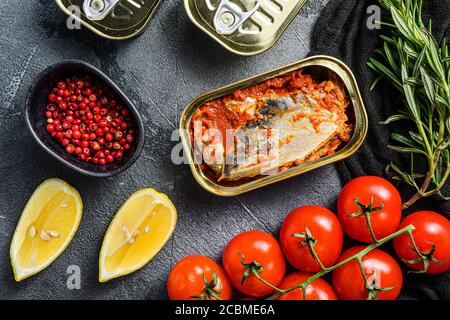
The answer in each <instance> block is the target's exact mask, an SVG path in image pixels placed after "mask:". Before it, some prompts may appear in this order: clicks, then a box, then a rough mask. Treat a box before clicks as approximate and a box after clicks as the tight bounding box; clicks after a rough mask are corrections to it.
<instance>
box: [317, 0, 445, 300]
mask: <svg viewBox="0 0 450 320" xmlns="http://www.w3.org/2000/svg"><path fill="white" fill-rule="evenodd" d="M371 5H378V6H379V3H378V2H377V1H376V0H330V2H329V3H328V5H327V6H326V8H325V9H324V10H323V12H322V15H321V17H320V18H319V20H318V22H317V24H316V26H315V29H314V32H313V36H312V49H311V55H317V54H325V55H330V56H334V57H336V58H339V59H341V60H342V61H344V62H345V63H346V64H347V65H348V66H349V67H350V68H351V70H352V71H353V73H354V74H355V77H356V79H357V81H358V83H359V87H360V90H361V94H362V96H363V100H364V103H365V106H366V109H367V113H368V115H369V123H370V129H369V134H368V136H367V139H366V141H365V143H364V145H363V146H362V147H361V149H360V150H359V151H358V152H357V153H356V154H355V155H354V156H353V157H351V158H349V159H348V160H345V161H343V162H340V163H338V164H337V169H338V171H339V174H340V176H341V178H342V180H343V182H344V183H345V182H347V181H349V180H350V179H352V178H355V177H357V176H361V175H367V174H369V175H379V176H383V175H384V169H385V167H386V165H387V164H388V163H390V162H391V161H394V162H395V163H396V164H400V165H401V166H402V167H403V168H408V164H409V159H408V158H407V157H405V156H400V155H399V154H397V153H395V152H392V151H390V150H389V149H388V148H387V145H388V143H389V134H390V130H392V129H395V130H398V129H399V128H395V127H394V126H384V125H381V124H379V123H380V122H381V121H383V120H385V119H387V117H388V116H389V115H392V114H394V110H395V109H396V108H398V107H399V106H398V102H397V98H398V96H399V94H398V92H397V91H395V90H394V89H393V88H392V86H391V85H390V84H389V83H388V82H387V81H386V82H384V83H381V84H380V85H379V86H378V87H377V89H376V90H374V91H373V92H371V91H370V90H369V89H370V86H371V84H372V83H373V81H374V80H375V79H376V78H377V77H378V75H377V74H375V73H374V72H372V71H371V70H370V69H369V68H368V67H367V64H366V63H367V61H368V59H369V58H370V57H373V56H374V55H375V53H374V50H375V49H376V48H378V47H380V45H382V42H381V40H380V38H379V35H380V34H382V33H383V32H384V33H387V32H389V30H387V28H384V29H385V30H383V28H381V30H377V29H370V28H368V26H367V21H368V18H369V17H370V14H368V13H367V9H368V7H369V6H371ZM382 13H383V17H387V15H388V13H387V12H386V11H385V10H384V9H383V10H382ZM423 14H424V17H425V19H426V20H428V19H429V18H431V19H432V20H433V32H434V34H435V35H436V36H437V38H438V40H439V41H441V40H443V38H445V37H447V36H448V35H449V34H450V1H449V0H428V1H424V10H423ZM396 103H397V104H396ZM396 125H399V124H396ZM403 125H404V124H403ZM449 187H450V183H447V184H446V187H445V188H444V189H445V190H444V191H445V192H446V194H447V195H450V188H449ZM398 188H399V190H400V192H401V193H402V196H403V198H404V199H409V197H410V196H411V195H412V194H413V190H411V188H409V187H407V186H405V185H404V184H398ZM422 209H427V210H434V211H437V212H440V213H441V214H443V215H445V216H447V218H449V217H450V201H447V202H446V201H442V200H440V199H438V198H432V199H426V200H421V201H420V202H419V203H417V204H416V205H414V206H413V207H412V208H411V209H410V210H408V211H407V212H405V214H408V213H410V212H413V211H417V210H422ZM388 250H389V248H388ZM404 280H405V283H404V289H403V290H402V294H401V297H400V298H401V299H445V300H449V299H450V271H449V272H447V273H445V274H443V275H437V276H429V275H418V274H411V273H410V274H407V273H406V272H405V279H404Z"/></svg>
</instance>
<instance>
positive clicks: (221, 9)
mask: <svg viewBox="0 0 450 320" xmlns="http://www.w3.org/2000/svg"><path fill="white" fill-rule="evenodd" d="M305 2H306V0H283V1H279V0H184V3H185V7H186V11H187V13H188V15H189V17H190V19H191V20H192V21H193V22H194V24H196V25H197V26H198V27H199V28H200V29H202V30H203V31H205V32H206V33H207V34H208V35H209V36H211V37H212V38H213V39H214V40H216V41H217V42H219V43H220V44H221V45H222V46H224V47H225V48H227V49H228V50H230V51H232V52H234V53H237V54H240V55H254V54H257V53H261V52H263V51H265V50H267V49H269V48H270V47H271V46H272V45H273V44H274V43H275V42H276V41H277V40H278V38H279V37H280V36H281V35H282V33H283V32H284V30H285V29H286V28H287V26H288V25H289V23H290V22H291V21H292V20H293V19H294V17H295V16H296V15H297V13H298V12H299V11H300V9H301V8H302V7H303V5H304V4H305Z"/></svg>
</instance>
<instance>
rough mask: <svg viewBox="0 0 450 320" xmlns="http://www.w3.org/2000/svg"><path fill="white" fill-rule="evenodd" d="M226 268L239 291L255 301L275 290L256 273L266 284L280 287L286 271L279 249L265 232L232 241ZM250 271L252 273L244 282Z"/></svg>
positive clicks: (224, 255)
mask: <svg viewBox="0 0 450 320" xmlns="http://www.w3.org/2000/svg"><path fill="white" fill-rule="evenodd" d="M244 265H246V266H247V268H246V267H245V266H244ZM223 267H224V269H225V271H226V272H227V274H228V276H229V278H230V280H231V283H232V284H233V286H234V287H235V288H236V289H237V290H239V291H240V292H242V293H243V294H245V295H248V296H251V297H256V298H257V297H262V296H265V295H268V294H269V293H271V292H272V291H273V289H272V288H271V287H270V286H268V285H267V284H265V283H263V281H261V280H260V279H258V278H257V276H256V275H255V273H256V274H258V275H259V277H261V278H262V279H263V280H264V281H266V282H268V283H270V284H272V285H274V286H278V285H279V284H280V283H281V281H282V280H283V277H284V273H285V271H286V264H285V262H284V257H283V253H282V252H281V248H280V245H279V244H278V242H277V241H276V240H275V238H274V237H272V236H271V235H270V234H268V233H265V232H262V231H248V232H244V233H241V234H239V235H237V236H236V237H234V238H233V239H231V241H230V242H229V243H228V245H227V247H226V248H225V251H224V253H223ZM248 268H250V270H251V271H252V272H250V274H249V275H248V277H247V278H246V279H245V280H244V281H243V276H244V273H246V270H248ZM242 281H243V283H241V282H242Z"/></svg>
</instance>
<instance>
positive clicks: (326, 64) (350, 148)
mask: <svg viewBox="0 0 450 320" xmlns="http://www.w3.org/2000/svg"><path fill="white" fill-rule="evenodd" d="M298 71H301V73H305V74H308V75H310V77H312V78H316V77H317V79H319V81H322V83H328V82H327V80H323V79H326V77H327V76H329V75H331V76H332V77H333V78H335V79H337V81H339V82H340V83H342V86H343V90H344V91H345V99H346V101H347V103H346V109H345V110H346V111H345V114H346V116H347V117H346V118H345V119H346V122H348V123H349V124H348V125H349V126H351V128H352V130H351V134H349V136H348V139H347V140H345V141H346V142H345V143H342V145H340V146H339V147H338V148H336V149H335V150H333V153H332V154H331V153H330V154H325V155H324V156H320V157H318V158H317V159H312V160H311V161H306V162H304V163H300V164H298V165H295V166H292V167H290V168H288V169H287V170H283V171H280V172H277V173H275V174H270V175H261V176H258V177H256V178H254V179H251V180H248V181H247V180H244V181H243V182H239V183H234V184H230V183H227V184H223V183H221V182H218V181H217V180H216V179H215V178H212V177H211V175H210V174H208V173H207V172H206V171H205V170H204V167H205V166H204V164H203V163H201V162H199V161H198V160H197V158H196V152H195V151H194V149H195V148H194V145H195V144H194V142H193V141H194V139H193V133H192V132H193V131H192V130H193V129H192V126H193V123H194V122H193V118H194V115H195V114H196V112H197V111H198V110H199V108H201V107H202V106H205V104H207V103H211V102H214V101H218V100H217V99H223V98H224V97H229V96H230V95H232V94H233V93H236V92H243V91H244V90H246V89H248V88H255V86H258V85H261V84H263V83H267V81H268V80H271V81H272V80H273V79H277V78H278V79H279V78H281V77H285V76H286V75H289V74H292V73H294V72H298ZM323 86H324V85H322V88H323ZM283 99H284V98H283ZM273 103H274V102H273V101H272V102H270V104H273ZM191 122H192V123H191ZM367 130H368V118H367V113H366V111H365V107H364V103H363V101H362V98H361V94H360V91H359V88H358V85H357V83H356V80H355V77H354V75H353V73H352V72H351V70H350V69H349V68H348V67H347V66H346V65H345V64H344V63H343V62H341V61H339V60H337V59H335V58H332V57H328V56H314V57H310V58H307V59H304V60H302V61H299V62H297V63H293V64H290V65H288V66H285V67H281V68H279V69H276V70H273V71H270V72H266V73H264V74H261V75H257V76H254V77H251V78H248V79H245V80H242V81H238V82H236V83H233V84H230V85H227V86H225V87H223V88H220V89H217V90H214V91H211V92H208V93H206V94H203V95H201V96H199V97H197V98H195V99H194V100H192V101H191V102H190V103H189V105H188V106H187V107H186V109H185V110H184V112H183V114H182V116H181V120H180V133H181V139H182V143H183V148H184V152H185V156H186V158H187V160H188V162H189V164H190V168H191V171H192V174H193V175H194V178H195V179H196V180H197V182H198V183H199V184H200V185H201V186H202V187H203V188H204V189H206V190H207V191H209V192H211V193H213V194H215V195H219V196H236V195H239V194H243V193H246V192H248V191H251V190H255V189H258V188H261V187H264V186H268V185H270V184H272V183H275V182H278V181H281V180H285V179H287V178H290V177H294V176H297V175H300V174H302V173H305V172H308V171H311V170H313V169H317V168H320V167H322V166H325V165H327V164H331V163H334V162H336V161H339V160H343V159H345V158H347V157H349V156H351V155H352V154H353V153H355V152H356V151H357V150H358V148H359V147H360V146H361V144H362V143H363V141H364V139H365V137H366V135H367ZM277 139H278V138H277ZM302 139H304V137H302V138H301V139H300V140H299V141H300V144H299V145H300V146H302V145H303V144H304V140H302ZM280 141H281V140H280ZM305 143H306V142H305ZM202 166H203V167H202Z"/></svg>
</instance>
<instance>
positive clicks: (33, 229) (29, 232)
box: [28, 226, 36, 238]
mask: <svg viewBox="0 0 450 320" xmlns="http://www.w3.org/2000/svg"><path fill="white" fill-rule="evenodd" d="M28 235H29V236H30V238H34V237H35V236H36V228H35V227H34V226H31V228H30V230H29V231H28Z"/></svg>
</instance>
